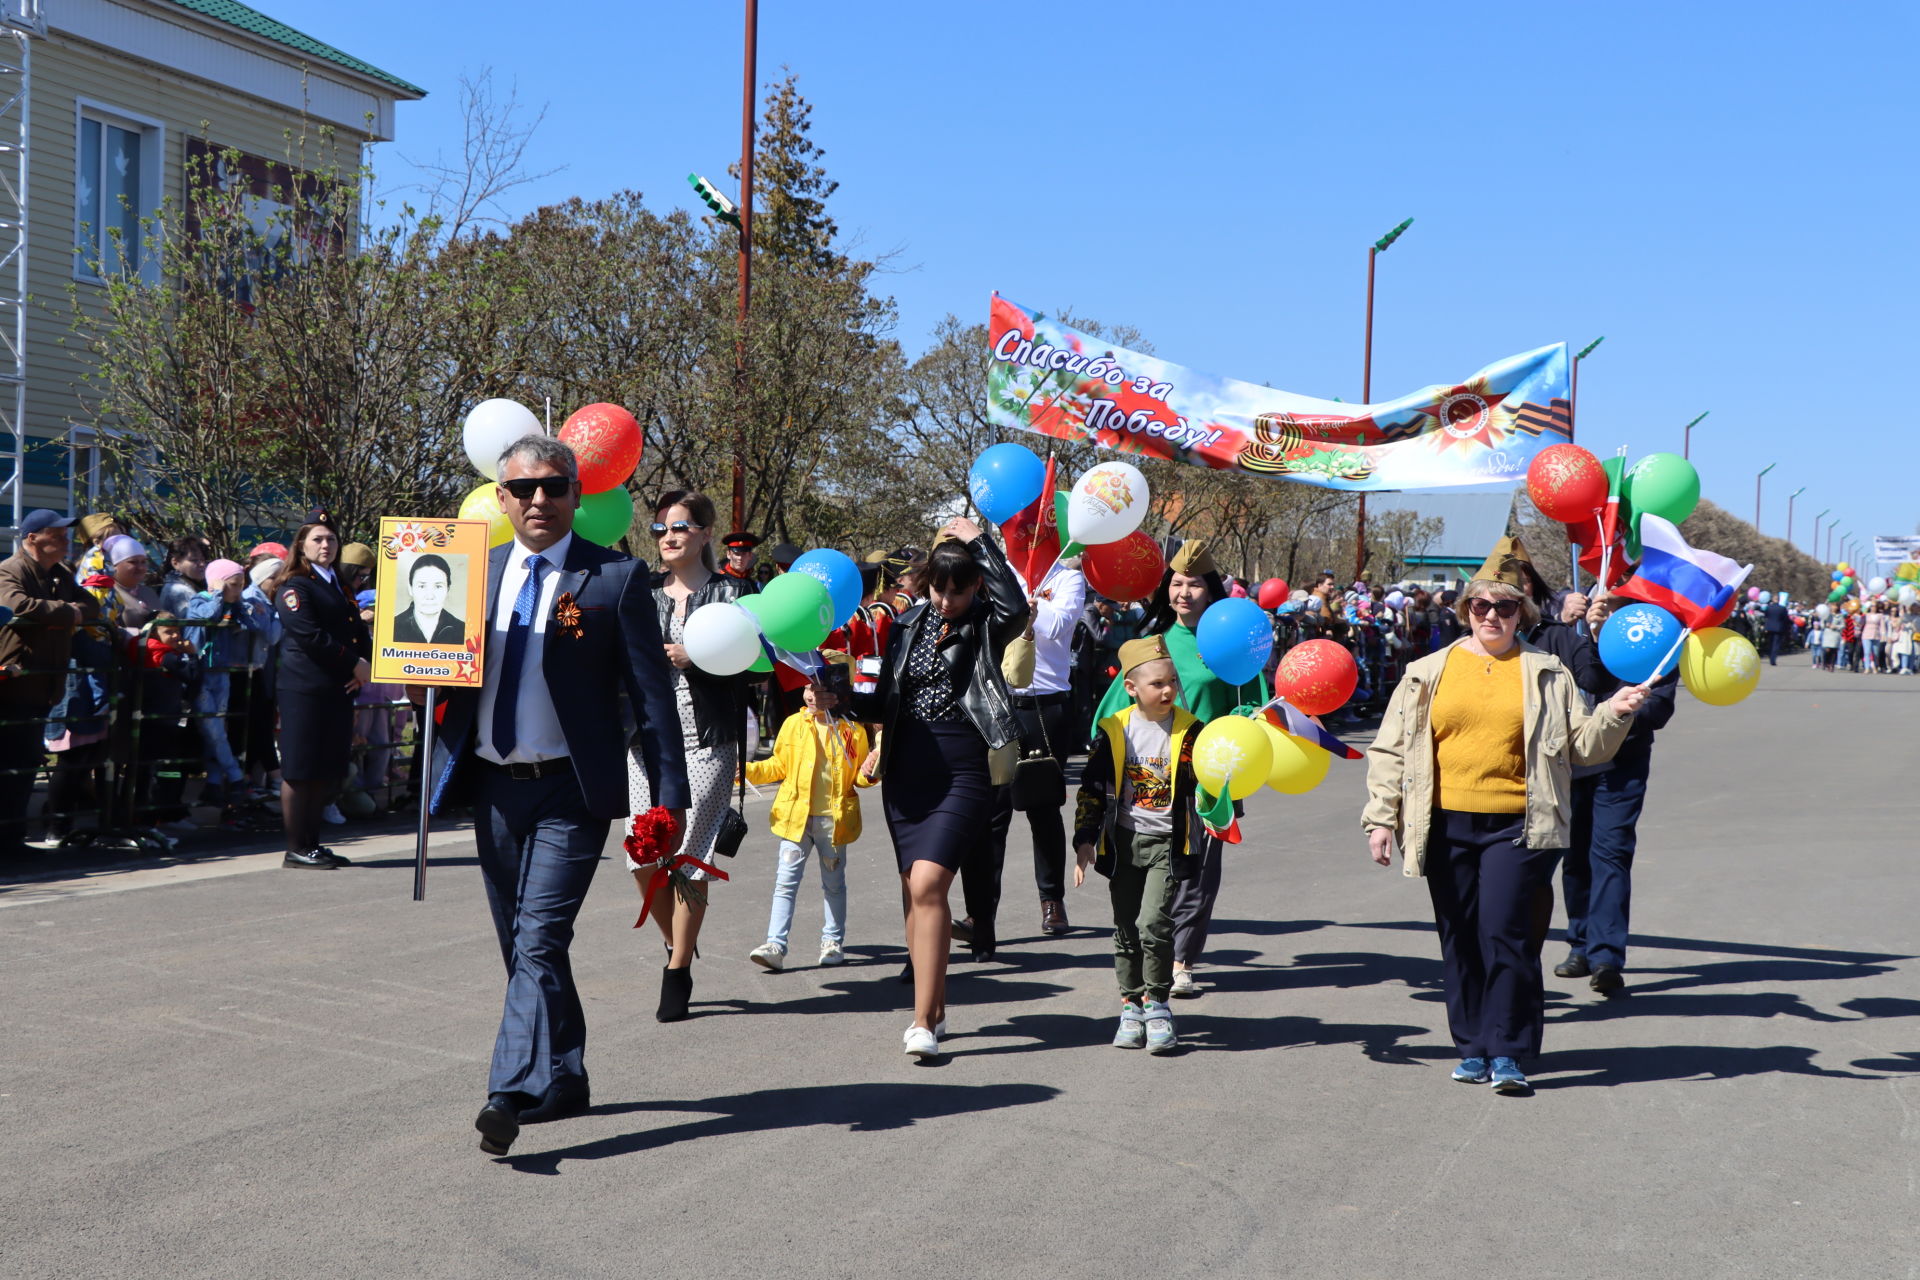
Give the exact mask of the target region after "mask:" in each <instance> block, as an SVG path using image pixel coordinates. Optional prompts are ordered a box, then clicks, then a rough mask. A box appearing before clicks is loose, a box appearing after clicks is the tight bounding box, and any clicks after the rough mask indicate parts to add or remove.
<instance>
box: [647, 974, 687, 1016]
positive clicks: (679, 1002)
mask: <svg viewBox="0 0 1920 1280" xmlns="http://www.w3.org/2000/svg"><path fill="white" fill-rule="evenodd" d="M691 999H693V970H692V969H690V968H688V969H662V970H661V971H660V1008H659V1009H658V1010H657V1011H656V1012H655V1013H654V1015H653V1016H654V1017H656V1018H658V1019H659V1020H660V1021H662V1022H678V1021H680V1020H681V1019H682V1018H684V1017H686V1016H687V1002H688V1001H689V1000H691Z"/></svg>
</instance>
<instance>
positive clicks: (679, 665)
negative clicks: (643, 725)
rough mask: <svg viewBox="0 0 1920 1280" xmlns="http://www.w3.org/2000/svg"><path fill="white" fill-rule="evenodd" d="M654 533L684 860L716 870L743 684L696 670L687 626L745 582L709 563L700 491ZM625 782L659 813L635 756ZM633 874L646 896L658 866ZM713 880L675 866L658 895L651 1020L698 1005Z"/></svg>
mask: <svg viewBox="0 0 1920 1280" xmlns="http://www.w3.org/2000/svg"><path fill="white" fill-rule="evenodd" d="M653 510H654V515H653V523H652V524H651V525H650V526H648V532H650V533H651V534H652V535H653V540H654V545H655V546H656V547H657V548H658V550H659V563H660V572H659V573H658V574H656V575H654V579H653V599H654V604H655V606H656V607H657V608H658V609H659V615H660V635H661V638H662V640H663V641H664V642H665V644H666V652H667V661H668V662H669V663H671V664H672V667H673V699H674V703H675V705H677V706H678V707H679V708H680V739H681V747H682V749H683V750H684V751H685V752H686V759H687V785H688V786H689V787H690V788H691V789H692V792H693V803H692V805H691V806H689V807H688V809H687V834H686V839H685V841H684V842H683V843H682V845H681V847H680V852H681V853H683V854H685V855H687V856H688V857H691V858H695V859H697V860H699V861H701V862H704V863H708V864H711V863H712V862H713V858H714V853H713V838H714V835H715V833H716V832H717V831H718V830H719V826H720V815H721V814H723V813H725V812H726V810H727V804H728V800H727V797H728V793H729V792H731V791H732V790H733V783H734V779H735V778H736V777H737V776H738V775H739V772H740V740H741V735H742V730H743V729H744V726H745V720H746V701H745V700H746V688H747V685H746V680H745V679H744V678H743V677H740V676H715V675H708V674H707V673H706V672H704V671H702V670H700V668H698V667H696V666H694V665H693V661H692V660H691V659H690V658H688V657H687V650H686V648H685V636H686V624H687V618H688V617H689V616H690V615H691V614H692V613H693V611H694V610H695V609H698V608H700V607H701V606H702V605H707V604H713V603H715V602H721V601H734V600H738V599H739V598H740V597H741V596H743V595H746V594H748V592H749V591H750V590H751V586H750V584H749V583H748V582H747V581H745V580H744V579H741V578H735V577H730V576H728V575H727V574H724V573H721V572H720V571H719V568H718V566H717V565H716V564H715V562H714V556H713V522H714V508H713V499H712V498H709V497H708V496H707V495H706V494H704V493H694V492H691V491H688V490H685V489H674V490H671V491H669V492H667V493H663V494H661V495H660V500H659V501H658V502H656V503H654V507H653ZM627 777H628V783H629V792H630V794H631V796H632V802H633V806H634V808H633V811H634V812H635V813H645V812H646V811H647V810H648V809H650V808H652V807H653V801H652V798H651V797H650V796H649V795H648V793H647V774H646V770H645V768H644V767H643V766H642V762H641V758H640V753H639V750H638V748H635V749H634V750H632V751H630V752H629V753H628V764H627ZM627 869H628V870H629V871H631V872H633V880H634V883H635V884H636V885H638V886H639V889H640V893H641V895H642V896H643V897H644V896H645V894H646V891H647V883H648V881H649V880H651V879H652V877H653V872H654V868H653V867H652V866H651V865H649V866H644V867H643V866H641V865H639V864H638V863H636V862H634V860H633V859H632V858H631V857H629V858H628V859H627ZM712 880H713V877H712V876H711V875H710V874H709V873H708V872H705V871H702V870H700V869H699V868H698V867H688V866H676V867H674V868H673V871H672V873H671V880H670V888H669V891H663V892H661V893H659V894H657V895H655V897H654V901H653V918H654V920H655V921H657V922H658V923H659V925H660V933H661V935H662V936H663V937H664V938H665V940H666V944H667V967H666V968H665V969H664V970H663V971H662V972H661V975H660V1007H659V1009H658V1010H657V1011H656V1013H655V1015H654V1016H655V1017H657V1018H659V1019H660V1021H662V1022H678V1021H680V1020H681V1019H682V1018H685V1017H686V1016H687V1004H688V1002H689V1001H691V1000H692V998H693V961H694V957H695V956H696V955H697V954H698V953H699V945H700V925H701V923H702V922H703V921H704V920H705V919H706V915H707V887H708V885H709V884H710V883H711V882H712Z"/></svg>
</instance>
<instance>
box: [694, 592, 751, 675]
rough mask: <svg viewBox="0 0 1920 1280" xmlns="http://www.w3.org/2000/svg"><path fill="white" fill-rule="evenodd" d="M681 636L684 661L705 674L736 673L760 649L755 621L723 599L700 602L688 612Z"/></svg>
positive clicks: (745, 668)
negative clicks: (707, 602)
mask: <svg viewBox="0 0 1920 1280" xmlns="http://www.w3.org/2000/svg"><path fill="white" fill-rule="evenodd" d="M681 635H682V640H681V643H682V645H683V647H685V649H686V651H687V658H688V660H689V661H691V662H692V663H693V665H694V666H696V667H698V668H700V669H701V670H702V671H704V672H706V673H707V674H708V675H715V676H736V675H739V674H740V673H741V672H742V671H745V670H747V669H748V668H750V667H751V666H753V664H754V661H755V660H756V659H758V658H759V657H760V654H761V652H762V651H761V648H760V626H759V624H758V623H756V622H755V621H754V620H753V617H752V615H750V614H748V612H747V611H746V610H745V609H742V608H741V607H740V606H739V605H737V604H734V603H733V602H731V601H727V600H716V601H714V602H713V603H712V604H703V605H701V606H700V607H699V608H698V609H695V610H694V611H693V612H692V613H690V614H688V615H687V621H686V626H685V627H684V628H683V630H682V632H681Z"/></svg>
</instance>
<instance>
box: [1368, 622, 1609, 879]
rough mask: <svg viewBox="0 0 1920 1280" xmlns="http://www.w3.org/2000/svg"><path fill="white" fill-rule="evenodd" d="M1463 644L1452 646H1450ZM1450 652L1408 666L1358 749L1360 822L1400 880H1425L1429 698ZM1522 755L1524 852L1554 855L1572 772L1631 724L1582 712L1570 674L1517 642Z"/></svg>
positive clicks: (1601, 757)
mask: <svg viewBox="0 0 1920 1280" xmlns="http://www.w3.org/2000/svg"><path fill="white" fill-rule="evenodd" d="M1460 643H1463V641H1460V640H1456V641H1454V644H1460ZM1452 648H1453V645H1448V646H1447V648H1445V649H1441V650H1439V651H1437V652H1435V653H1431V654H1428V655H1427V656H1426V657H1424V658H1422V659H1420V660H1419V661H1418V662H1415V663H1413V664H1412V665H1410V666H1409V667H1408V668H1407V673H1406V674H1405V675H1404V676H1402V677H1401V678H1400V683H1399V685H1398V686H1397V687H1396V688H1395V689H1394V691H1393V697H1392V698H1391V699H1390V700H1389V701H1388V702H1387V712H1386V715H1385V716H1384V717H1383V718H1382V719H1381V721H1380V732H1379V734H1378V735H1377V736H1375V738H1374V740H1373V745H1372V746H1371V747H1368V748H1367V807H1366V810H1365V811H1364V812H1363V813H1362V814H1361V815H1360V825H1361V826H1362V827H1363V828H1364V829H1365V830H1368V831H1372V830H1373V829H1374V828H1376V827H1385V828H1387V829H1389V830H1391V831H1392V832H1393V833H1394V836H1395V838H1396V839H1398V840H1399V842H1400V869H1401V872H1402V874H1404V875H1409V876H1418V875H1425V874H1426V862H1427V834H1428V830H1429V828H1430V827H1431V826H1432V825H1433V805H1434V776H1433V775H1434V765H1433V726H1432V723H1431V720H1430V716H1431V713H1432V710H1433V691H1434V690H1435V689H1437V688H1438V687H1439V685H1440V676H1441V673H1442V672H1444V671H1445V670H1446V667H1447V652H1448V650H1450V649H1452ZM1520 684H1521V716H1522V719H1523V721H1524V724H1523V725H1522V729H1521V735H1522V751H1523V752H1524V754H1525V757H1526V762H1527V813H1526V827H1527V835H1526V840H1527V847H1528V848H1529V849H1564V848H1566V847H1567V842H1568V840H1569V838H1570V835H1569V832H1570V829H1571V827H1572V824H1573V766H1574V765H1576V764H1583V765H1585V764H1604V763H1605V762H1607V761H1609V760H1611V759H1613V756H1614V753H1615V752H1616V751H1618V750H1619V749H1620V744H1621V743H1622V742H1624V741H1625V740H1626V736H1627V730H1628V729H1629V728H1631V727H1632V725H1633V717H1632V716H1631V715H1627V716H1621V715H1616V714H1615V713H1614V711H1613V708H1612V706H1611V705H1609V704H1606V703H1602V704H1601V705H1600V706H1598V707H1591V706H1589V705H1588V703H1587V697H1586V695H1585V694H1584V693H1582V692H1581V691H1580V687H1579V686H1578V685H1576V684H1575V683H1574V682H1573V673H1572V672H1570V671H1568V670H1567V669H1566V668H1565V667H1564V666H1562V665H1561V664H1560V660H1559V659H1558V658H1556V657H1554V656H1553V655H1552V654H1550V653H1547V652H1546V651H1544V650H1541V649H1536V648H1534V647H1533V646H1532V645H1530V644H1528V643H1526V642H1525V641H1521V642H1520Z"/></svg>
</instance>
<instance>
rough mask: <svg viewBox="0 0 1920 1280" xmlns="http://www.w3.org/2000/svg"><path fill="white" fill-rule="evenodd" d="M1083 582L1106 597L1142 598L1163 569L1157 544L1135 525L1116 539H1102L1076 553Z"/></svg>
mask: <svg viewBox="0 0 1920 1280" xmlns="http://www.w3.org/2000/svg"><path fill="white" fill-rule="evenodd" d="M1080 569H1081V571H1082V572H1083V573H1085V574H1086V575H1087V585H1088V586H1090V587H1092V588H1093V589H1094V590H1095V591H1098V592H1099V593H1100V594H1101V595H1103V596H1105V597H1107V599H1109V600H1118V601H1121V602H1123V603H1124V602H1126V601H1128V600H1145V599H1146V598H1147V597H1148V596H1150V595H1152V594H1153V592H1154V589H1155V588H1156V587H1158V586H1159V585H1160V579H1161V578H1162V577H1163V576H1165V574H1166V572H1167V558H1166V557H1165V556H1163V555H1161V554H1160V544H1159V543H1158V542H1155V541H1154V540H1153V539H1152V538H1150V537H1148V536H1147V535H1146V534H1145V533H1142V532H1141V531H1140V530H1138V529H1135V530H1134V531H1133V532H1132V533H1130V534H1128V535H1127V536H1126V537H1124V538H1122V539H1120V541H1118V542H1104V543H1101V544H1100V545H1099V546H1094V547H1088V548H1087V549H1086V550H1085V551H1083V552H1081V553H1080Z"/></svg>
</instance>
